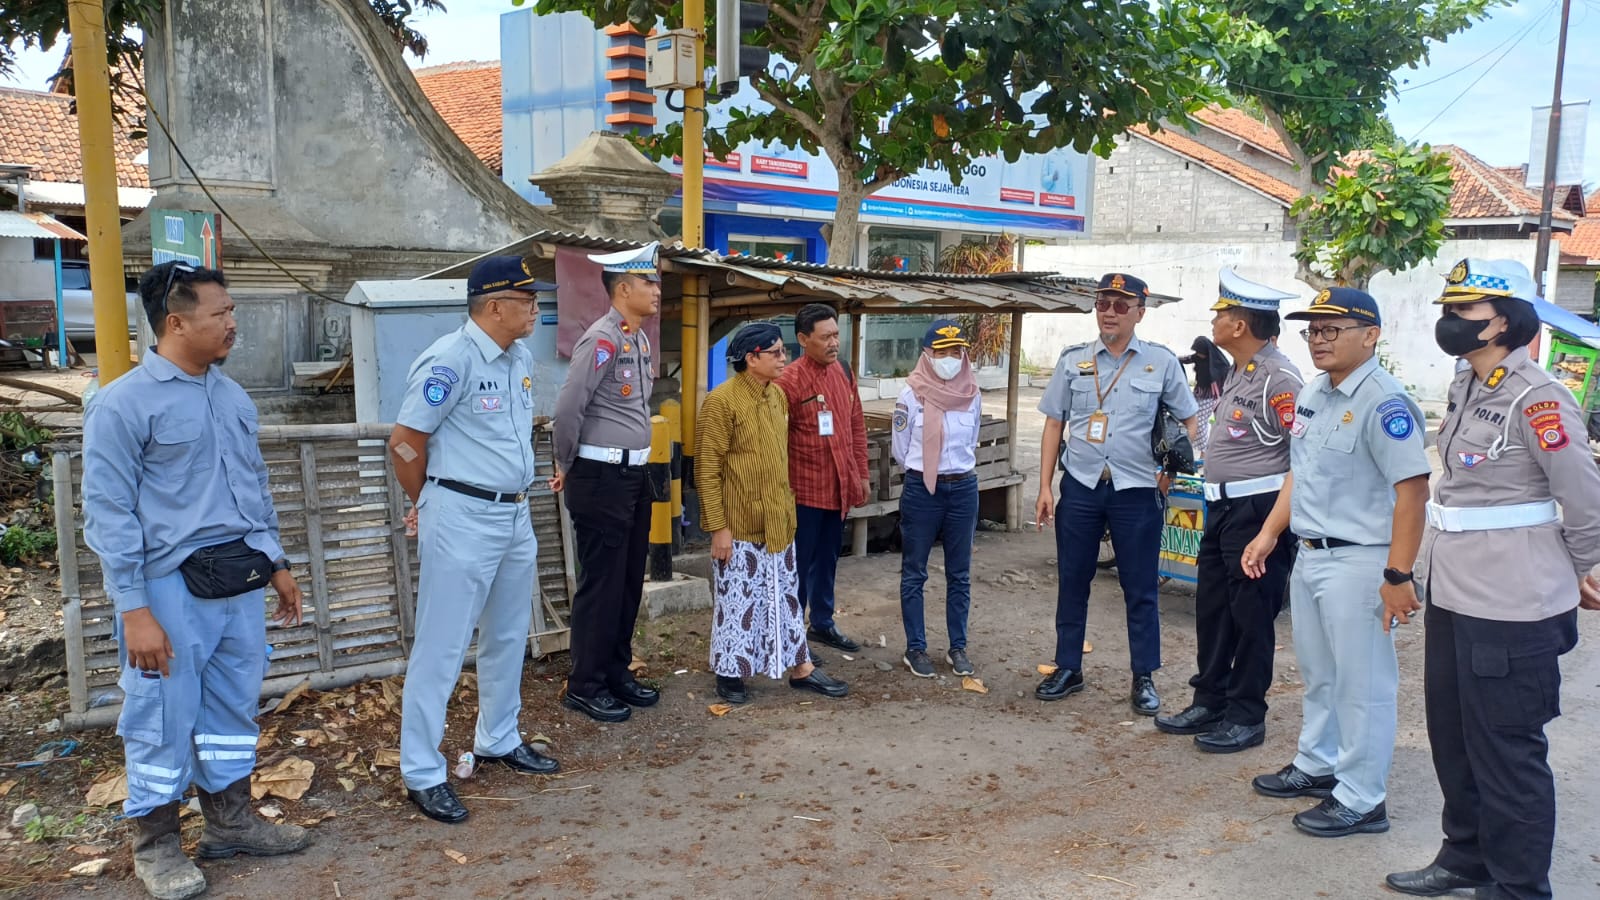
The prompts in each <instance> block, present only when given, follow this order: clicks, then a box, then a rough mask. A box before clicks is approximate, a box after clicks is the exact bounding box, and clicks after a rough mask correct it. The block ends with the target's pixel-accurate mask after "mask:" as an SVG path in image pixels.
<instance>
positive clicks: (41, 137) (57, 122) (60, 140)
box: [0, 88, 150, 187]
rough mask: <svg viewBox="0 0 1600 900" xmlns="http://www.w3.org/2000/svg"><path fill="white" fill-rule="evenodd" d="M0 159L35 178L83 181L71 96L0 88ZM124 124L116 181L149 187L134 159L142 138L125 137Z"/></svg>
mask: <svg viewBox="0 0 1600 900" xmlns="http://www.w3.org/2000/svg"><path fill="white" fill-rule="evenodd" d="M0 122H4V123H5V126H4V127H0V163H21V164H23V165H29V166H33V167H34V171H33V174H32V175H31V176H30V177H31V178H33V179H34V180H36V181H55V182H68V183H72V184H77V183H79V182H81V181H83V160H82V156H81V155H80V154H79V153H78V118H77V116H75V115H73V114H72V98H71V97H68V96H65V95H62V94H51V93H46V92H44V91H25V90H19V89H17V88H0ZM128 130H129V129H128V127H127V123H119V127H118V128H117V129H116V134H115V139H116V151H117V184H119V185H121V186H122V187H149V186H150V174H149V171H148V170H147V169H146V167H145V164H144V163H139V162H134V159H135V158H137V157H138V156H139V155H140V154H141V153H143V152H144V149H145V142H144V139H142V138H141V139H139V140H133V139H131V138H129V137H128Z"/></svg>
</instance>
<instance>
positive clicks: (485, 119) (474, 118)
mask: <svg viewBox="0 0 1600 900" xmlns="http://www.w3.org/2000/svg"><path fill="white" fill-rule="evenodd" d="M412 74H413V75H415V76H416V78H417V84H418V85H419V86H421V88H422V92H423V93H424V94H426V95H427V97H428V102H430V103H432V104H433V108H434V109H436V110H438V111H439V117H440V118H442V119H444V123H445V124H446V125H449V126H450V130H451V131H454V132H455V133H456V136H457V137H459V138H461V141H462V143H464V144H466V145H467V148H468V149H469V150H471V151H472V153H473V155H474V156H476V157H478V158H479V159H481V160H483V164H484V165H486V166H488V167H489V168H490V169H493V170H494V171H495V173H496V174H499V172H500V167H501V163H500V154H501V147H502V131H501V128H502V126H501V121H500V63H498V62H463V63H451V64H450V65H445V66H431V67H429V68H426V69H417V70H416V71H415V72H413V73H412Z"/></svg>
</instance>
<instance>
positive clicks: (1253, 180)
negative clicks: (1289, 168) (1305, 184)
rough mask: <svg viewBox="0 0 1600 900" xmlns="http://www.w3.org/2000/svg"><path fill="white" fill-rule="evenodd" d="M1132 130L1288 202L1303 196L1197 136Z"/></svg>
mask: <svg viewBox="0 0 1600 900" xmlns="http://www.w3.org/2000/svg"><path fill="white" fill-rule="evenodd" d="M1129 133H1130V134H1133V135H1135V136H1137V137H1141V138H1144V139H1145V140H1147V141H1151V142H1153V143H1155V144H1157V145H1159V146H1162V147H1165V148H1167V149H1168V150H1171V151H1172V152H1174V153H1177V154H1178V155H1180V156H1186V157H1188V158H1189V159H1192V160H1194V161H1195V162H1197V163H1199V164H1201V165H1202V166H1205V167H1206V168H1208V169H1211V170H1212V171H1214V172H1217V173H1219V174H1221V175H1225V176H1227V177H1229V178H1232V179H1233V180H1235V181H1239V182H1242V183H1244V184H1246V185H1248V186H1250V187H1252V188H1254V189H1256V190H1258V191H1260V192H1261V193H1263V194H1266V195H1267V196H1269V197H1272V198H1273V199H1276V200H1278V201H1280V202H1282V203H1283V204H1284V205H1286V206H1287V205H1288V204H1290V203H1293V202H1294V201H1296V200H1298V199H1300V191H1299V190H1298V189H1297V188H1295V187H1294V186H1292V185H1290V184H1288V183H1286V182H1283V181H1280V180H1278V179H1276V178H1274V177H1272V176H1271V175H1268V174H1266V173H1265V172H1262V171H1261V170H1259V169H1256V168H1254V167H1252V166H1249V165H1246V164H1245V163H1242V162H1240V161H1239V160H1236V159H1234V158H1233V157H1231V156H1228V155H1226V154H1223V153H1218V152H1217V151H1215V150H1213V149H1211V148H1210V147H1207V146H1206V145H1205V144H1202V143H1200V142H1199V141H1197V140H1195V139H1194V138H1191V137H1186V136H1185V135H1182V134H1179V133H1178V132H1175V131H1173V130H1172V129H1162V130H1161V131H1151V130H1149V129H1147V128H1145V127H1143V126H1139V125H1136V126H1134V127H1133V128H1130V129H1129Z"/></svg>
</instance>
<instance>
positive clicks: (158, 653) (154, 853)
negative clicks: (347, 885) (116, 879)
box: [83, 263, 310, 900]
mask: <svg viewBox="0 0 1600 900" xmlns="http://www.w3.org/2000/svg"><path fill="white" fill-rule="evenodd" d="M139 295H140V298H141V300H142V301H143V304H144V308H145V314H146V316H147V317H148V318H149V320H150V327H151V328H152V330H154V331H155V334H156V337H157V339H158V341H159V345H158V346H157V347H155V348H153V349H152V351H151V352H150V353H149V354H147V355H146V356H145V357H144V360H143V362H142V363H141V365H139V366H138V367H137V368H135V369H134V370H133V371H131V372H129V373H128V374H127V375H124V376H123V377H121V378H119V379H117V380H116V381H115V382H113V383H111V384H109V385H107V386H106V388H105V389H104V390H102V391H100V393H99V394H97V395H96V396H95V398H94V400H93V401H92V402H91V403H90V404H89V408H88V409H87V410H86V411H85V413H84V422H83V514H84V526H83V533H84V540H85V541H86V542H87V543H88V545H89V547H90V549H92V550H94V552H95V553H96V554H97V555H98V556H99V557H100V566H101V569H102V571H103V572H104V575H105V587H106V594H107V595H108V596H109V597H110V598H111V601H112V603H113V604H114V605H115V607H116V611H117V616H116V619H115V620H114V627H115V629H116V635H117V645H118V650H119V655H120V656H121V662H122V675H121V678H120V679H119V682H118V683H119V684H120V685H121V687H122V691H123V695H124V697H123V703H122V715H121V717H120V718H119V719H118V721H117V733H118V734H120V735H121V736H122V742H123V750H124V753H125V754H126V757H127V770H128V799H127V802H125V803H124V804H123V806H122V809H123V813H124V814H125V815H126V816H127V818H129V819H131V820H132V821H133V822H134V824H135V826H136V828H137V829H138V831H137V834H136V836H135V838H134V844H133V870H134V874H135V875H137V876H138V877H139V880H140V881H141V882H143V883H144V886H145V889H146V890H147V891H149V892H150V894H151V895H152V896H154V897H158V898H164V900H166V898H184V897H192V896H195V895H197V894H199V893H201V892H203V891H204V890H205V889H206V881H205V877H204V876H203V875H201V874H200V870H199V869H197V868H195V865H194V863H193V862H191V861H190V860H189V859H188V857H186V856H185V855H184V853H183V848H182V845H181V844H180V840H179V834H178V804H179V802H180V801H181V799H182V797H183V794H184V792H185V791H187V790H188V787H189V782H190V781H191V780H193V781H194V782H195V784H196V785H197V786H198V788H199V791H200V808H201V811H202V812H203V813H204V814H205V820H206V828H205V833H204V834H203V835H202V836H201V838H200V847H199V853H200V856H201V857H203V858H219V857H228V856H233V855H234V854H235V853H248V854H252V855H256V856H272V855H277V854H281V853H290V852H293V851H296V850H300V849H302V848H304V847H305V846H306V845H307V844H309V843H310V836H309V835H308V834H307V833H306V831H305V829H303V828H300V827H299V826H296V825H270V824H268V823H267V822H266V821H264V820H262V819H261V818H259V817H257V816H256V815H255V813H254V811H253V810H252V809H251V806H250V771H251V769H253V768H254V767H255V760H256V737H257V728H256V723H255V716H256V705H257V703H258V702H259V700H260V696H261V679H262V677H263V675H264V674H265V673H266V669H267V659H266V654H265V652H264V649H265V647H266V643H267V638H266V610H265V607H264V602H265V595H264V592H263V588H264V587H265V586H266V585H267V583H268V582H269V580H270V582H271V585H272V589H273V591H274V592H276V593H277V595H278V610H277V619H278V621H279V622H281V623H283V624H285V625H298V624H299V623H300V588H299V587H298V586H297V585H296V584H295V581H294V576H293V575H292V574H291V573H290V571H289V564H288V561H287V560H286V559H285V558H284V554H283V547H282V546H281V545H280V544H279V542H278V515H277V512H276V511H275V510H274V509H273V506H272V492H271V491H270V490H269V489H268V487H267V467H266V464H265V463H264V462H263V461H262V459H261V448H260V447H259V445H258V444H257V443H256V433H257V429H258V427H259V426H258V425H257V419H256V408H255V404H254V403H252V402H251V400H250V397H249V395H248V394H246V393H245V392H244V389H243V388H241V387H239V385H238V384H237V383H236V382H235V381H233V379H231V378H229V377H228V376H226V375H224V374H223V373H222V369H221V368H220V366H221V363H222V362H223V361H224V360H225V359H227V357H228V351H229V350H230V349H232V347H233V344H234V337H235V328H236V324H235V322H234V318H233V300H232V298H230V297H229V296H228V291H227V281H226V279H225V278H224V277H223V275H222V273H221V272H219V271H216V270H214V269H202V268H197V267H191V266H189V265H187V264H184V263H164V264H162V265H160V266H156V267H155V268H153V269H151V270H150V271H148V272H146V273H145V274H144V277H143V278H141V279H140V281H139ZM214 551H221V552H223V553H224V554H225V555H227V556H229V557H230V558H233V559H237V560H239V561H240V565H239V566H238V567H237V568H236V569H234V567H229V568H230V571H232V572H233V573H234V574H235V575H236V576H237V577H236V578H230V579H229V580H228V581H227V582H226V583H225V584H222V585H219V586H220V587H224V588H227V589H228V590H230V591H237V593H235V594H233V595H231V596H228V595H220V594H218V593H217V592H216V591H213V590H207V591H205V594H206V596H207V598H205V599H203V598H201V597H198V596H196V595H195V593H193V592H191V589H190V586H189V584H188V582H187V581H186V580H185V576H184V573H183V572H181V571H179V569H180V566H183V565H184V563H185V561H186V560H188V559H189V558H190V557H191V556H193V555H195V554H197V553H199V554H200V555H201V556H209V555H211V554H212V553H213V552H214Z"/></svg>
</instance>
